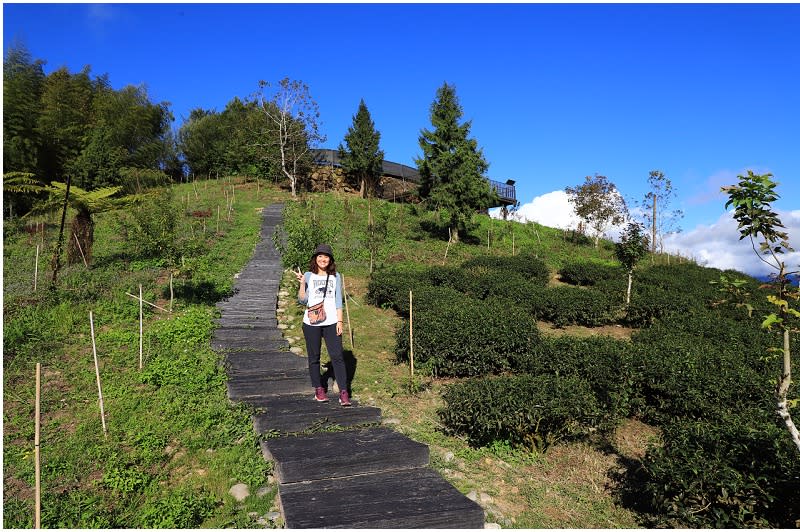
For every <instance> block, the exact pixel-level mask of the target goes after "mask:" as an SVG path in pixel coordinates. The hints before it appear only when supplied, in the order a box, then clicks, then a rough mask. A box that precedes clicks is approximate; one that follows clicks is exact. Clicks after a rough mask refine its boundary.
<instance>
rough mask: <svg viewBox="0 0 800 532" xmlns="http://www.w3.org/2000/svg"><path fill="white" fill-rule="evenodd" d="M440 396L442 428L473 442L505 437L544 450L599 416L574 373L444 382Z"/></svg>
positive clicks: (577, 433)
mask: <svg viewBox="0 0 800 532" xmlns="http://www.w3.org/2000/svg"><path fill="white" fill-rule="evenodd" d="M442 398H443V399H444V402H445V406H444V407H443V408H441V409H440V410H439V412H438V413H439V417H440V418H441V420H442V422H443V423H444V426H445V427H446V430H447V431H448V432H450V433H452V434H460V435H464V436H466V437H467V438H468V440H469V442H470V443H471V444H472V445H476V446H480V445H489V444H491V443H492V442H495V441H509V442H511V443H512V444H515V445H524V446H527V447H533V448H536V449H538V450H545V449H546V448H547V447H549V446H550V445H552V444H553V443H555V442H557V441H560V440H564V439H572V438H578V437H580V436H584V435H586V434H588V433H589V432H591V431H592V429H593V428H594V427H595V426H596V424H597V420H598V419H599V418H600V416H601V412H600V408H599V406H598V404H597V401H596V399H595V397H594V394H593V393H592V390H591V387H590V386H589V384H588V383H587V382H586V381H585V380H583V379H580V378H577V377H559V376H556V375H538V376H534V375H521V376H513V377H498V378H492V379H470V380H467V381H464V382H461V383H458V384H451V385H449V386H447V387H446V389H445V391H444V393H443V394H442Z"/></svg>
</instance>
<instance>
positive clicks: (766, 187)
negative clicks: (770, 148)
mask: <svg viewBox="0 0 800 532" xmlns="http://www.w3.org/2000/svg"><path fill="white" fill-rule="evenodd" d="M737 177H739V183H738V185H730V186H726V187H722V191H723V192H725V193H727V194H728V198H729V199H728V201H727V203H725V208H726V209H727V208H728V207H730V206H731V205H732V206H733V207H734V212H733V218H734V219H735V220H736V221H737V222H739V227H738V229H739V234H740V236H739V240H742V239H744V238H745V237H747V238H749V239H750V243H751V245H752V247H753V252H754V253H755V254H756V255H757V256H758V258H759V259H760V260H761V261H762V262H764V263H765V264H766V265H768V266H769V267H770V268H771V269H772V270H774V272H775V273H772V274H770V278H771V281H770V282H769V283H767V284H764V285H762V287H763V288H769V289H771V290H772V293H771V294H769V295H767V301H769V302H770V303H772V305H774V311H773V312H771V313H769V314H768V315H767V316H765V317H764V320H763V321H762V323H761V326H762V327H763V328H765V329H767V330H770V331H772V330H774V329H777V330H778V331H779V332H780V333H781V336H782V340H783V347H782V348H776V349H774V350H775V351H777V352H779V353H780V355H782V358H783V369H782V371H781V374H780V376H779V377H778V380H777V384H776V386H775V398H776V401H777V413H778V416H780V418H781V419H782V420H783V422H784V424H785V425H786V429H787V430H788V431H789V435H790V437H791V439H792V441H793V442H794V444H795V445H796V446H797V449H798V451H800V433H799V432H798V430H797V426H795V424H794V422H793V421H792V416H791V413H790V411H789V410H790V408H792V407H795V406H797V404H798V399H791V400H790V399H789V389H790V387H791V385H792V353H791V349H790V339H791V334H792V333H797V332H800V325H799V324H798V321H797V319H798V318H800V311H798V309H797V308H796V307H797V303H798V300H800V288H799V287H797V286H794V285H792V276H796V275H797V273H798V271H788V270H787V268H786V262H785V261H784V260H782V257H783V255H784V253H786V252H792V251H794V250H793V249H792V248H791V247H789V235H788V234H787V233H786V232H785V231H782V229H784V228H785V226H784V225H783V223H781V220H780V218H779V217H778V215H777V213H775V212H774V211H773V210H772V206H771V204H772V202H774V201H776V200H777V199H778V198H780V196H779V195H778V194H777V193H776V192H775V187H776V186H777V185H778V184H777V183H776V182H774V181H773V180H772V174H769V173H767V174H763V175H758V174H754V173H753V171H752V170H748V171H747V175H746V176H742V175H739V176H737ZM757 239H760V240H759V242H758V244H759V247H758V249H756V240H757ZM793 307H794V308H793Z"/></svg>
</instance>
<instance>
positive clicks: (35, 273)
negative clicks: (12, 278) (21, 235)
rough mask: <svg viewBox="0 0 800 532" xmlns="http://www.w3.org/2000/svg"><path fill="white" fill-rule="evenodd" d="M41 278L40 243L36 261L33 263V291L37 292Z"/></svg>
mask: <svg viewBox="0 0 800 532" xmlns="http://www.w3.org/2000/svg"><path fill="white" fill-rule="evenodd" d="M38 280H39V244H36V263H35V264H34V265H33V291H34V292H36V283H37V282H38Z"/></svg>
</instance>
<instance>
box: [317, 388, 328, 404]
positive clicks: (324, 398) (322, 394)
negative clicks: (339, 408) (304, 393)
mask: <svg viewBox="0 0 800 532" xmlns="http://www.w3.org/2000/svg"><path fill="white" fill-rule="evenodd" d="M314 399H315V400H317V401H319V402H320V403H324V402H325V401H327V400H328V396H327V395H326V394H325V388H323V387H322V386H320V387H319V388H317V389H316V392H315V393H314Z"/></svg>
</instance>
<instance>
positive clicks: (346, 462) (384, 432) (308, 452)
mask: <svg viewBox="0 0 800 532" xmlns="http://www.w3.org/2000/svg"><path fill="white" fill-rule="evenodd" d="M262 449H263V450H264V453H265V456H269V457H271V459H272V460H274V461H275V467H274V474H275V478H276V479H277V480H278V482H280V483H290V482H305V481H309V480H322V479H330V478H339V477H348V476H352V475H364V474H368V473H375V472H378V471H387V470H396V469H409V468H416V467H424V466H426V465H427V464H428V460H429V452H428V446H427V445H424V444H422V443H419V442H415V441H414V440H412V439H410V438H408V437H406V436H404V435H402V434H400V433H399V432H395V431H393V430H391V429H389V428H386V427H370V428H366V429H358V430H345V431H341V432H321V433H316V434H310V435H301V436H284V437H280V438H271V439H268V440H266V441H265V442H264V445H263V447H262Z"/></svg>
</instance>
